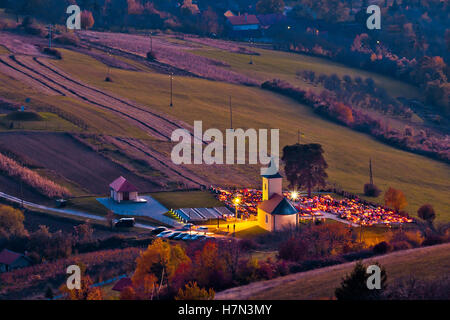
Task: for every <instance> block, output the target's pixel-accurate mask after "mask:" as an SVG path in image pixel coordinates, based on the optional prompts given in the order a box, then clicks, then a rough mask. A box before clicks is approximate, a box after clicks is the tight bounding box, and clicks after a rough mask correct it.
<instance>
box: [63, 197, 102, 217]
mask: <svg viewBox="0 0 450 320" xmlns="http://www.w3.org/2000/svg"><path fill="white" fill-rule="evenodd" d="M67 207H68V208H70V209H75V210H79V211H84V212H88V213H93V214H96V215H99V216H106V215H107V214H108V209H107V208H106V207H105V206H103V205H102V204H101V203H100V202H98V201H97V199H96V197H80V198H72V199H70V200H69V203H68V204H67Z"/></svg>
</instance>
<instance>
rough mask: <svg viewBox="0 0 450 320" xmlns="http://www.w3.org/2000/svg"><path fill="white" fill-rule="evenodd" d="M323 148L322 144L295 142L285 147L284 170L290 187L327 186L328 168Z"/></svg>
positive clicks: (309, 188) (309, 190)
mask: <svg viewBox="0 0 450 320" xmlns="http://www.w3.org/2000/svg"><path fill="white" fill-rule="evenodd" d="M323 153H324V151H323V149H322V146H321V145H320V144H316V143H312V144H295V145H292V146H286V147H284V148H283V157H282V160H283V162H284V164H285V167H284V172H285V174H286V177H287V179H288V181H289V187H290V188H293V189H301V188H303V187H305V188H306V189H307V190H308V196H309V197H311V190H312V189H313V188H314V187H316V186H325V185H326V183H325V179H326V178H327V177H328V175H327V173H326V172H325V169H327V168H328V164H327V163H326V161H325V159H324V157H323Z"/></svg>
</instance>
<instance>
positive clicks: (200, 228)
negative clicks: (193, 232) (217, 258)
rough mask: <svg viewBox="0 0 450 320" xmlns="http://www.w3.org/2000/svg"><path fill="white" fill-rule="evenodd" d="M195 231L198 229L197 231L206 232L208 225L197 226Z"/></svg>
mask: <svg viewBox="0 0 450 320" xmlns="http://www.w3.org/2000/svg"><path fill="white" fill-rule="evenodd" d="M197 231H198V232H205V233H206V232H208V231H209V229H208V227H198V228H197Z"/></svg>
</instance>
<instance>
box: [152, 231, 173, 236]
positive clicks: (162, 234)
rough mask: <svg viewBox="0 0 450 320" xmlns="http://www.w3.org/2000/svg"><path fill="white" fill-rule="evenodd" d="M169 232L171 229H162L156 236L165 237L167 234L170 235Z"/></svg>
mask: <svg viewBox="0 0 450 320" xmlns="http://www.w3.org/2000/svg"><path fill="white" fill-rule="evenodd" d="M171 233H173V232H172V231H170V230H166V231H163V232H161V233H160V234H158V235H157V236H156V237H158V238H166V237H167V236H168V235H170V234H171Z"/></svg>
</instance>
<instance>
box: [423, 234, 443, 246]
mask: <svg viewBox="0 0 450 320" xmlns="http://www.w3.org/2000/svg"><path fill="white" fill-rule="evenodd" d="M441 243H444V240H443V239H442V237H441V236H439V235H436V234H430V235H428V236H427V237H426V238H425V240H424V241H423V242H422V246H424V247H425V246H434V245H436V244H441Z"/></svg>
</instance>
